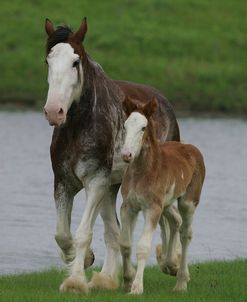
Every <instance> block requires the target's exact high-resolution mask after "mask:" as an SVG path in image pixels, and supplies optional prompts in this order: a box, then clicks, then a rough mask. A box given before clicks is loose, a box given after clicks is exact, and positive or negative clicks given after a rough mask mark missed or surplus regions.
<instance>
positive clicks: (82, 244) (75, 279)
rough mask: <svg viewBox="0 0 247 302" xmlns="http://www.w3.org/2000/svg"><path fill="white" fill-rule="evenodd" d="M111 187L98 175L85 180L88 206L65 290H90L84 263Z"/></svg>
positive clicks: (63, 289)
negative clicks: (94, 229) (102, 204)
mask: <svg viewBox="0 0 247 302" xmlns="http://www.w3.org/2000/svg"><path fill="white" fill-rule="evenodd" d="M108 188H109V180H108V179H107V178H106V177H104V176H102V175H100V174H99V175H98V176H96V177H95V178H93V179H92V180H89V181H86V182H85V190H86V197H87V202H86V207H85V210H84V213H83V216H82V220H81V223H80V225H79V227H78V229H77V231H76V236H75V259H74V261H73V262H72V264H71V267H70V276H69V277H68V278H67V279H65V281H64V282H63V283H62V284H61V286H60V290H61V291H64V292H85V293H87V292H88V285H87V279H86V275H85V270H84V265H85V257H86V253H87V250H88V248H89V246H90V244H91V241H92V234H93V226H94V223H95V220H96V217H97V215H98V213H99V210H100V206H101V201H102V199H103V197H104V195H105V193H106V191H107V190H108Z"/></svg>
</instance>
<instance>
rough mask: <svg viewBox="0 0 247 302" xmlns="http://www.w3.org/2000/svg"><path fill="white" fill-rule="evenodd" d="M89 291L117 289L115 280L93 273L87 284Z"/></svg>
mask: <svg viewBox="0 0 247 302" xmlns="http://www.w3.org/2000/svg"><path fill="white" fill-rule="evenodd" d="M88 286H89V288H90V289H95V290H97V289H107V290H113V289H117V288H118V280H117V278H115V279H114V278H112V277H111V276H108V275H106V274H104V273H97V272H93V277H92V279H91V281H90V282H89V284H88Z"/></svg>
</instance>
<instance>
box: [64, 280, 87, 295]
mask: <svg viewBox="0 0 247 302" xmlns="http://www.w3.org/2000/svg"><path fill="white" fill-rule="evenodd" d="M59 290H60V291H61V292H70V293H84V294H87V293H88V285H87V283H85V281H84V279H83V278H82V277H78V276H76V277H75V276H73V277H68V278H67V279H65V280H64V282H63V283H62V284H61V285H60V288H59Z"/></svg>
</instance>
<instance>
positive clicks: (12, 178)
mask: <svg viewBox="0 0 247 302" xmlns="http://www.w3.org/2000/svg"><path fill="white" fill-rule="evenodd" d="M179 123H180V128H181V134H182V138H183V140H184V141H186V142H190V143H194V144H196V145H197V146H198V147H199V148H200V149H201V151H202V153H203V154H204V157H205V162H206V168H207V176H206V181H205V185H204V188H203V192H202V197H201V203H200V204H199V206H198V209H197V211H196V214H195V219H194V223H193V233H194V236H193V240H192V243H191V245H190V248H189V260H190V262H195V261H206V260H212V259H234V258H237V257H245V258H246V257H247V239H246V230H247V219H246V216H247V201H246V192H245V188H246V185H247V160H246V156H247V138H246V133H247V122H246V121H242V120H238V119H193V118H184V119H181V120H180V121H179ZM51 135H52V128H51V127H49V126H48V124H47V123H46V121H45V119H44V118H43V116H42V115H41V114H37V113H6V112H1V113H0V142H1V143H0V154H1V156H0V238H1V243H0V274H5V273H17V272H23V271H35V270H43V269H45V268H49V267H51V266H59V265H61V264H62V262H61V260H60V258H59V256H58V250H57V246H56V243H55V240H54V232H55V207H54V202H53V197H52V196H53V175H52V170H51V164H50V157H49V145H50V140H51ZM84 201H85V195H84V193H79V194H78V196H77V197H76V199H75V203H74V210H73V217H72V230H73V233H74V232H75V230H76V227H77V226H78V225H79V222H80V219H81V216H82V212H83V207H84V204H85V202H84ZM120 204H121V197H120V196H119V197H118V208H119V205H120ZM141 227H142V219H141V217H140V219H139V223H138V225H137V231H136V233H135V238H137V237H139V234H140V229H141ZM159 241H160V239H159V231H157V232H156V234H155V238H154V240H153V251H152V253H151V255H150V259H149V263H150V264H154V263H155V262H156V261H155V256H154V246H155V245H156V243H158V242H159ZM92 247H93V250H94V252H95V255H96V264H98V265H100V264H102V262H103V259H104V241H103V228H102V221H101V219H100V218H98V219H97V221H96V225H95V228H94V238H93V243H92Z"/></svg>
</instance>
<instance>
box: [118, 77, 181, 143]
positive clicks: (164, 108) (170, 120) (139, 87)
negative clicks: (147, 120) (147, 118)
mask: <svg viewBox="0 0 247 302" xmlns="http://www.w3.org/2000/svg"><path fill="white" fill-rule="evenodd" d="M114 82H115V84H117V85H118V86H119V87H120V89H121V90H122V92H123V93H124V95H125V96H129V97H130V98H132V99H135V100H138V101H140V102H141V103H146V102H148V101H150V100H151V99H152V98H153V97H155V98H156V99H157V100H158V102H159V110H158V112H157V114H156V115H155V120H156V121H157V122H158V124H159V127H158V130H160V131H159V133H158V137H159V138H160V140H161V141H179V140H180V133H179V127H178V123H177V120H176V116H175V113H174V111H173V108H172V106H171V104H170V103H169V101H168V100H167V99H166V98H165V97H164V96H163V95H162V94H161V92H160V91H158V90H157V89H155V88H153V87H151V86H147V85H144V84H138V83H132V82H128V81H120V80H116V81H114Z"/></svg>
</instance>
